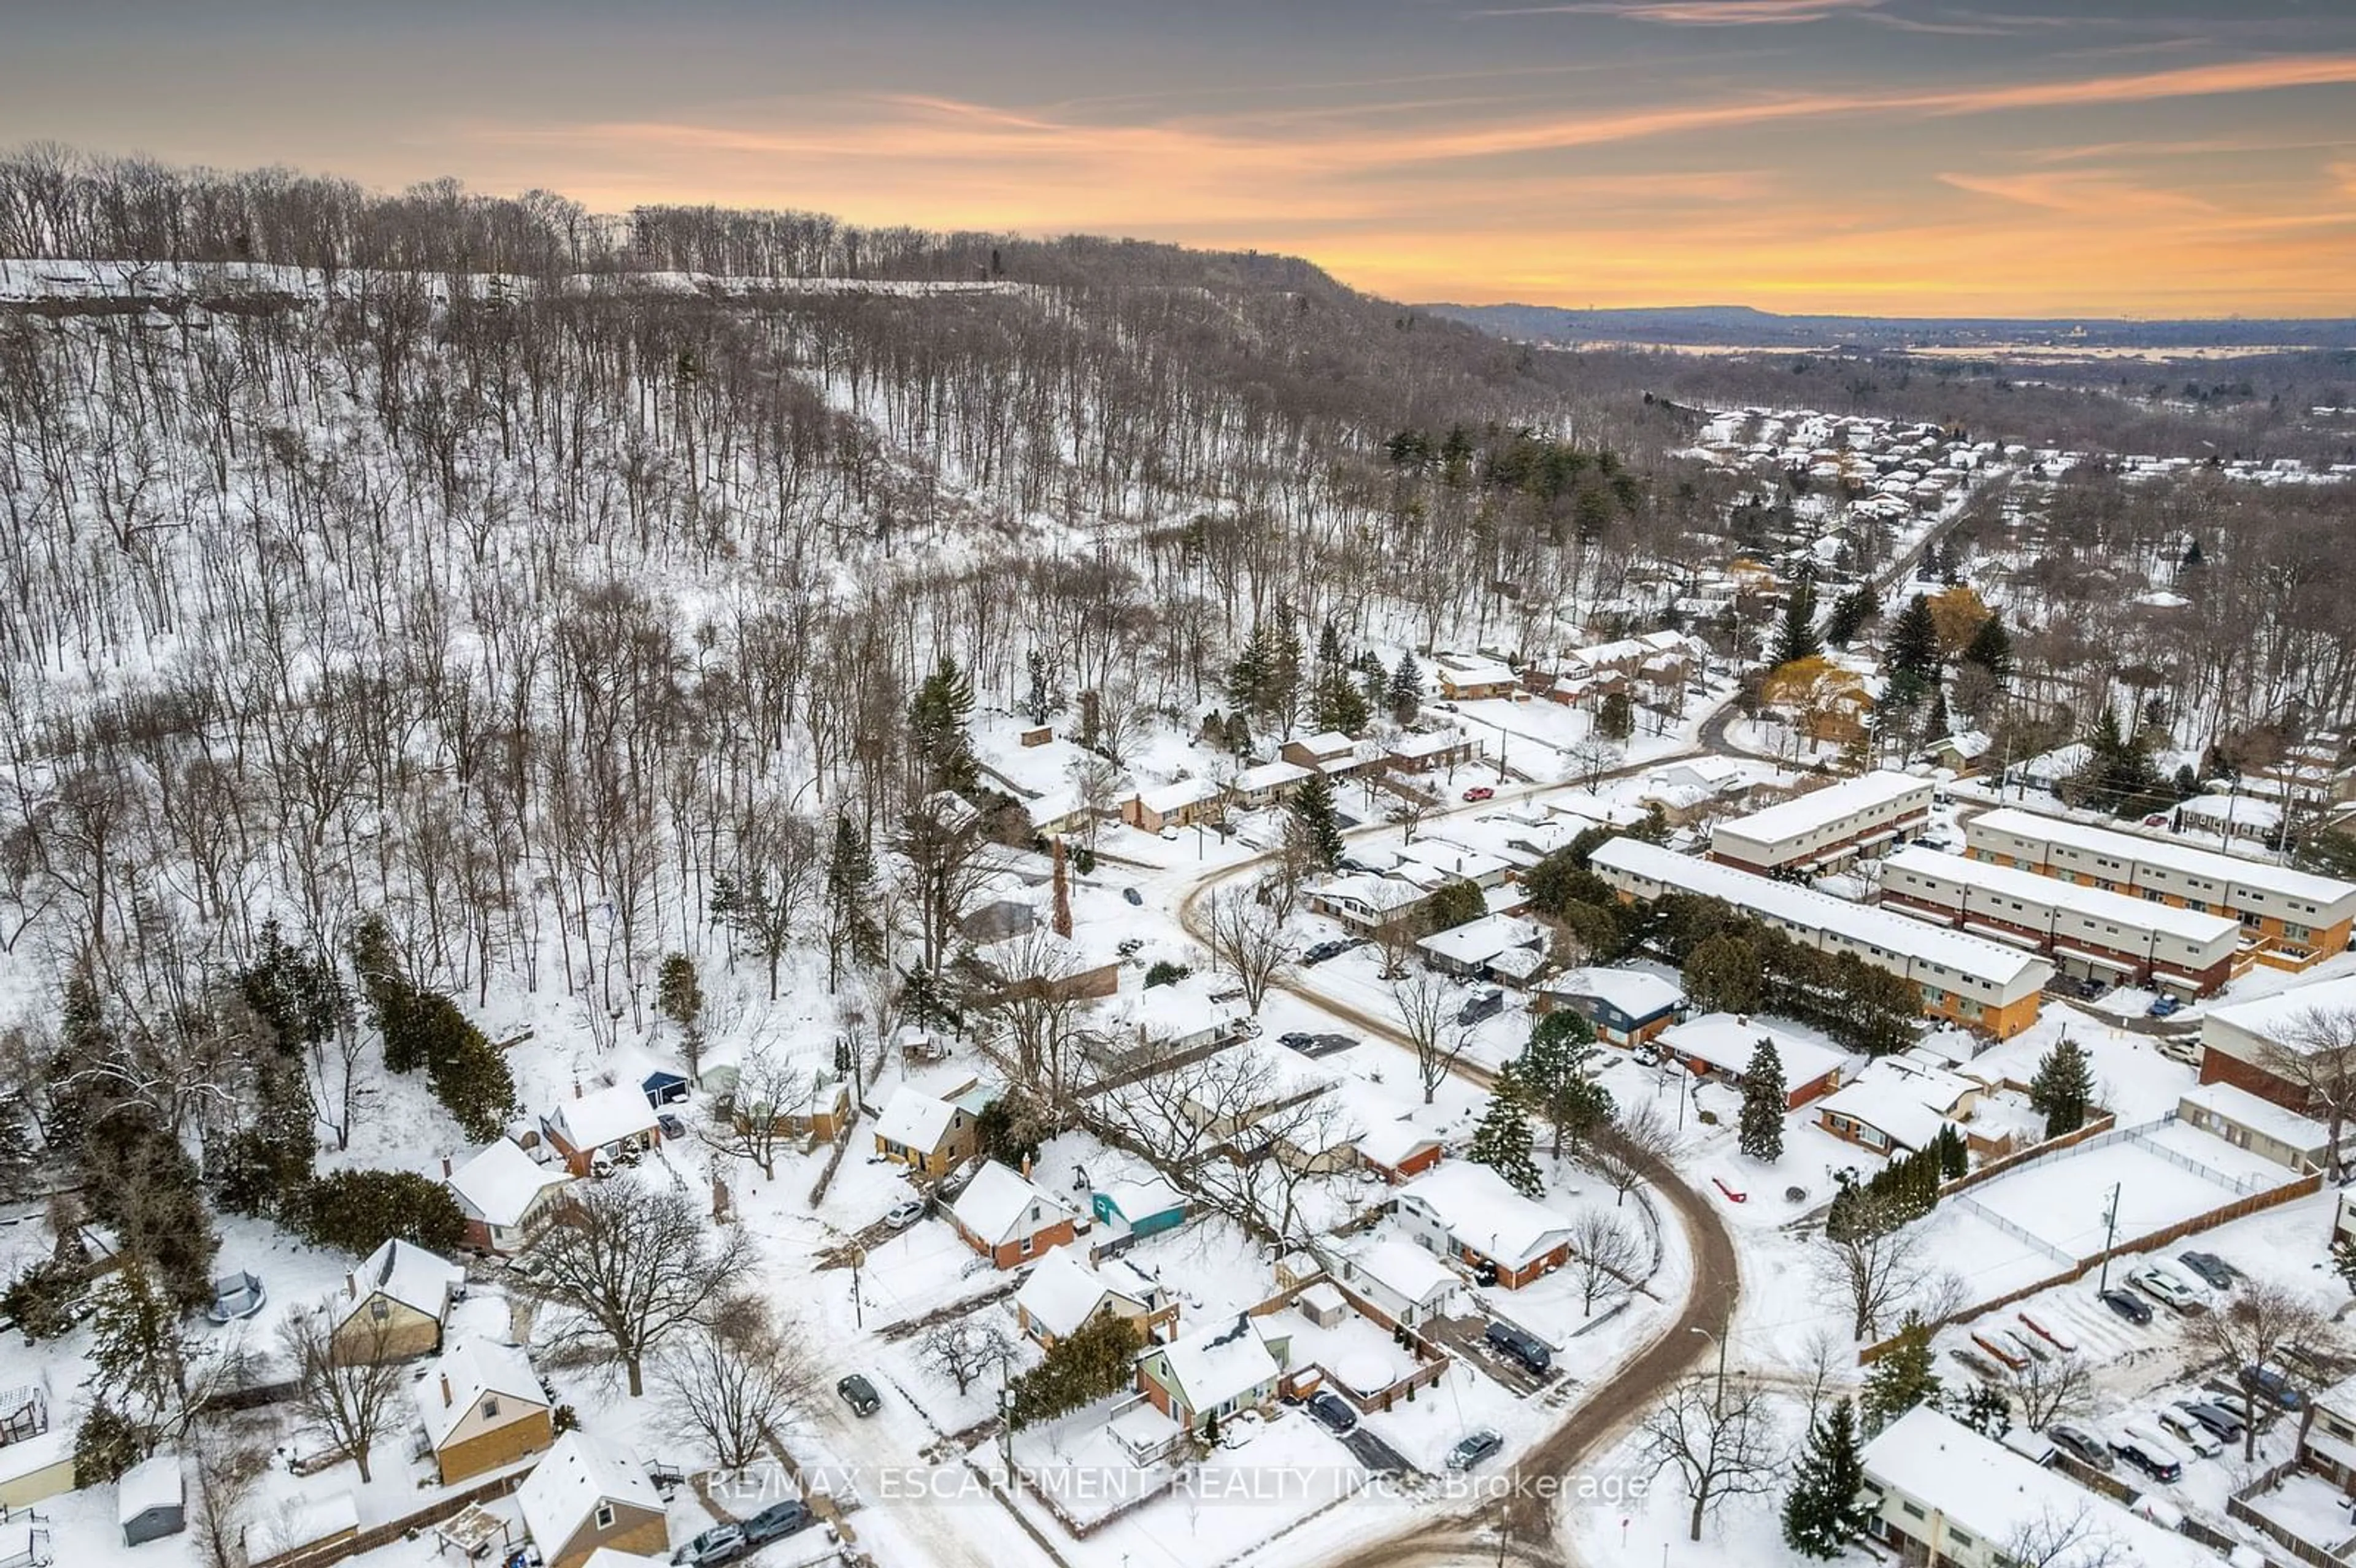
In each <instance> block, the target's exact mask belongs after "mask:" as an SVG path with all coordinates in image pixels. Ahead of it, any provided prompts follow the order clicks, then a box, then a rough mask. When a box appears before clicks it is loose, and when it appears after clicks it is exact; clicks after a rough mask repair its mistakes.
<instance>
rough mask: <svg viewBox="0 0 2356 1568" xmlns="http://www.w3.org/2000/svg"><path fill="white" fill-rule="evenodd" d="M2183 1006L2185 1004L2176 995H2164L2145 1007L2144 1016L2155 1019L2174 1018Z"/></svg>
mask: <svg viewBox="0 0 2356 1568" xmlns="http://www.w3.org/2000/svg"><path fill="white" fill-rule="evenodd" d="M2183 1008H2184V1004H2183V1003H2182V1002H2180V1001H2178V1000H2177V999H2176V998H2175V997H2160V998H2159V1000H2158V1001H2156V1002H2154V1003H2152V1005H2151V1006H2149V1007H2147V1008H2145V1009H2144V1016H2145V1017H2146V1018H2153V1019H2165V1018H2172V1017H2174V1016H2175V1015H2176V1014H2177V1013H2179V1012H2181V1011H2182V1010H2183Z"/></svg>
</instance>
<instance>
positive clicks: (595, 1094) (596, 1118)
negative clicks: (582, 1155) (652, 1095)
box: [548, 1083, 657, 1148]
mask: <svg viewBox="0 0 2356 1568" xmlns="http://www.w3.org/2000/svg"><path fill="white" fill-rule="evenodd" d="M656 1115H657V1113H656V1111H655V1108H654V1107H653V1106H652V1105H650V1104H648V1103H647V1094H646V1091H645V1090H643V1089H641V1088H639V1087H638V1086H637V1084H635V1083H615V1084H611V1085H609V1086H608V1087H606V1088H604V1089H594V1090H592V1091H590V1092H589V1093H586V1094H583V1095H581V1096H580V1097H578V1098H577V1099H572V1100H565V1101H562V1102H560V1103H559V1104H558V1105H557V1107H556V1109H555V1110H553V1111H551V1112H550V1113H549V1114H548V1121H549V1125H551V1126H552V1127H554V1128H555V1129H556V1130H557V1131H558V1132H560V1133H562V1134H563V1135H564V1141H565V1142H567V1143H569V1144H571V1145H572V1146H573V1147H574V1148H604V1147H605V1146H606V1145H607V1144H610V1143H614V1142H616V1141H617V1140H619V1139H622V1138H626V1137H628V1136H631V1135H632V1134H635V1133H643V1132H646V1131H648V1129H649V1128H651V1127H653V1125H655V1116H656Z"/></svg>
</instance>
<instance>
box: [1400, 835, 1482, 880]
mask: <svg viewBox="0 0 2356 1568" xmlns="http://www.w3.org/2000/svg"><path fill="white" fill-rule="evenodd" d="M1398 858H1399V859H1401V860H1402V861H1412V862H1414V863H1415V864H1417V865H1421V866H1429V867H1430V868H1431V869H1434V870H1436V871H1445V872H1446V873H1448V875H1450V876H1451V877H1463V878H1466V879H1468V880H1472V881H1476V882H1477V881H1479V880H1481V879H1482V878H1483V877H1494V876H1495V875H1497V874H1498V873H1499V872H1501V871H1504V870H1506V869H1509V866H1508V863H1507V862H1506V861H1504V860H1501V859H1498V858H1497V857H1496V856H1494V855H1491V854H1487V853H1485V852H1483V851H1482V850H1479V849H1473V848H1467V847H1466V846H1464V845H1462V844H1458V843H1454V842H1452V841H1451V840H1449V839H1446V838H1440V837H1426V838H1419V839H1417V840H1415V842H1413V843H1412V844H1403V845H1401V846H1400V847H1399V850H1398Z"/></svg>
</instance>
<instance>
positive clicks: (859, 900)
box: [826, 816, 883, 993]
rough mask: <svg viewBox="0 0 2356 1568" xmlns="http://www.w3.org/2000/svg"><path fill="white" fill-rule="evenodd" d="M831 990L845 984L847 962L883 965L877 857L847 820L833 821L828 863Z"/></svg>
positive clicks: (828, 935) (840, 817) (828, 934)
mask: <svg viewBox="0 0 2356 1568" xmlns="http://www.w3.org/2000/svg"><path fill="white" fill-rule="evenodd" d="M826 911H827V920H826V988H827V990H828V992H829V993H831V992H833V990H834V989H835V987H838V986H839V985H841V982H842V961H843V959H844V958H846V957H848V958H849V959H850V960H851V962H852V963H854V964H858V965H867V966H872V965H876V964H880V963H882V962H883V927H882V926H881V925H880V924H878V923H877V922H876V919H875V856H874V854H873V851H872V850H871V849H870V848H868V844H867V836H866V835H865V834H863V833H862V832H860V831H859V829H858V828H856V827H852V826H851V818H850V817H848V816H837V817H836V818H835V819H834V845H833V848H831V849H830V851H829V852H828V854H827V859H826Z"/></svg>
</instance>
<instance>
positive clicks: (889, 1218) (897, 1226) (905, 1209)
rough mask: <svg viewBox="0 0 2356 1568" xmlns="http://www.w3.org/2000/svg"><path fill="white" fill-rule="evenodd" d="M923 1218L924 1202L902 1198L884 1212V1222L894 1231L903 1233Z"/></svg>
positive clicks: (918, 1199)
mask: <svg viewBox="0 0 2356 1568" xmlns="http://www.w3.org/2000/svg"><path fill="white" fill-rule="evenodd" d="M924 1217H925V1200H923V1199H921V1198H903V1199H901V1200H900V1201H898V1202H897V1203H894V1204H893V1205H892V1207H890V1208H889V1209H886V1210H884V1211H883V1222H884V1223H885V1224H887V1225H889V1226H891V1227H892V1228H893V1229H894V1230H895V1231H905V1230H906V1229H907V1228H908V1227H909V1226H911V1225H913V1224H915V1223H916V1221H919V1220H921V1219H923V1218H924Z"/></svg>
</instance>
